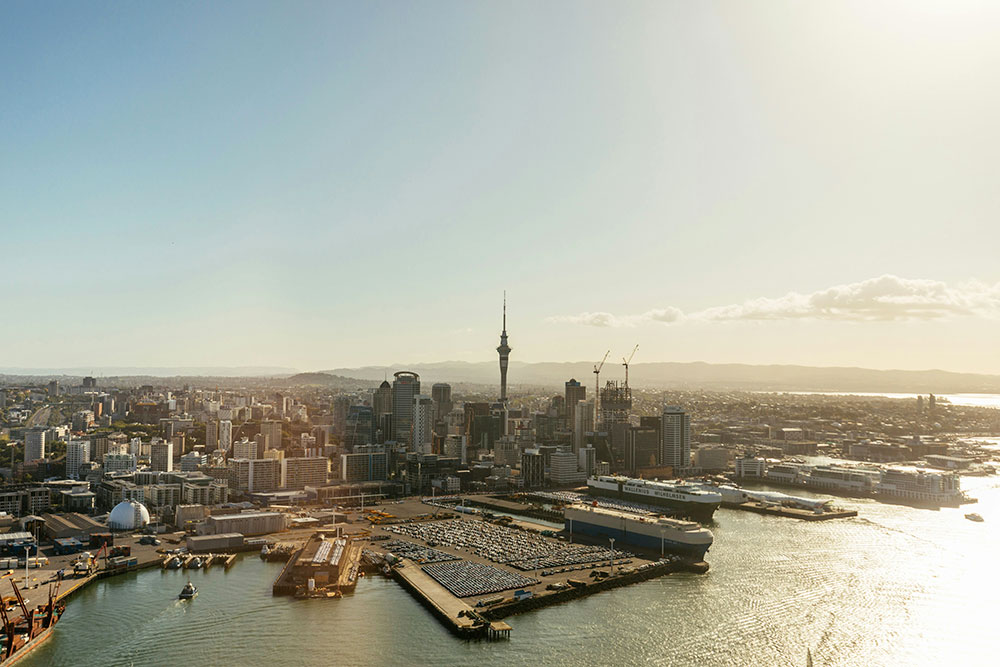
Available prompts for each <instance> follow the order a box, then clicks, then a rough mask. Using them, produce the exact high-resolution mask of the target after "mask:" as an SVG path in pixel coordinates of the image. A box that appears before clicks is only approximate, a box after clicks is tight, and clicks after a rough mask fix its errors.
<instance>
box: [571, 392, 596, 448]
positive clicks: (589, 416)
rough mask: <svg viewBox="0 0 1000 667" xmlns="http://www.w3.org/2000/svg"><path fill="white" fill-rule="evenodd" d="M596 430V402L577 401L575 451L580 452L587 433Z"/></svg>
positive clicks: (574, 433)
mask: <svg viewBox="0 0 1000 667" xmlns="http://www.w3.org/2000/svg"><path fill="white" fill-rule="evenodd" d="M593 430H594V402H593V401H577V402H576V408H575V409H574V411H573V451H574V452H578V451H580V448H581V447H583V440H584V437H585V436H586V435H587V433H590V432H592V431H593Z"/></svg>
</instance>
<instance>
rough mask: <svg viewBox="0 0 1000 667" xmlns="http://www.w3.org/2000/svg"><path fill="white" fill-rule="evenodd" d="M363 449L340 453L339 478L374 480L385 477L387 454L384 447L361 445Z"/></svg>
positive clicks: (346, 479) (350, 480) (352, 480)
mask: <svg viewBox="0 0 1000 667" xmlns="http://www.w3.org/2000/svg"><path fill="white" fill-rule="evenodd" d="M359 449H362V450H364V451H360V452H355V453H353V454H341V456H340V478H341V479H342V480H343V481H345V482H352V483H353V482H376V481H382V480H385V479H387V477H388V469H389V455H388V454H387V453H386V452H385V450H384V449H381V448H377V447H372V446H362V447H360V448H359Z"/></svg>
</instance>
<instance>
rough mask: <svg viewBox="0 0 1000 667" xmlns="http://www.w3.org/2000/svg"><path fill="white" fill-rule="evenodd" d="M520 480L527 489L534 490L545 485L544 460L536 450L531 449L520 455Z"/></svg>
mask: <svg viewBox="0 0 1000 667" xmlns="http://www.w3.org/2000/svg"><path fill="white" fill-rule="evenodd" d="M521 479H523V480H524V486H525V487H526V488H529V489H536V488H538V487H540V486H542V484H544V483H545V460H544V459H543V458H542V455H541V454H539V453H538V450H534V449H532V450H528V451H525V452H523V453H522V454H521Z"/></svg>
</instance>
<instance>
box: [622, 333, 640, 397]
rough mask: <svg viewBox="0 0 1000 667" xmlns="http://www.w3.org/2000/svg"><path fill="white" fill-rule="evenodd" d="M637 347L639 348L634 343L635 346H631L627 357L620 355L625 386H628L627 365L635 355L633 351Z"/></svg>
mask: <svg viewBox="0 0 1000 667" xmlns="http://www.w3.org/2000/svg"><path fill="white" fill-rule="evenodd" d="M638 349H639V344H638V343H636V346H635V347H633V348H632V354H630V355H628V359H626V358H625V357H622V366H624V367H625V386H626V387H628V365H629V363H631V361H632V357H634V356H635V351H636V350H638Z"/></svg>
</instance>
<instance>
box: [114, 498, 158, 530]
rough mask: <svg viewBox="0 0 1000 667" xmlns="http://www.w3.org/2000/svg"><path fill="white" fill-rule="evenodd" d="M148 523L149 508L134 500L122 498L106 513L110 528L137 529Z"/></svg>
mask: <svg viewBox="0 0 1000 667" xmlns="http://www.w3.org/2000/svg"><path fill="white" fill-rule="evenodd" d="M147 524H149V510H147V509H146V506H145V505H143V504H142V503H140V502H138V501H136V500H123V501H122V502H120V503H118V504H117V505H115V508H114V509H113V510H111V514H108V528H110V529H111V530H137V529H139V528H142V527H143V526H146V525H147Z"/></svg>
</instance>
